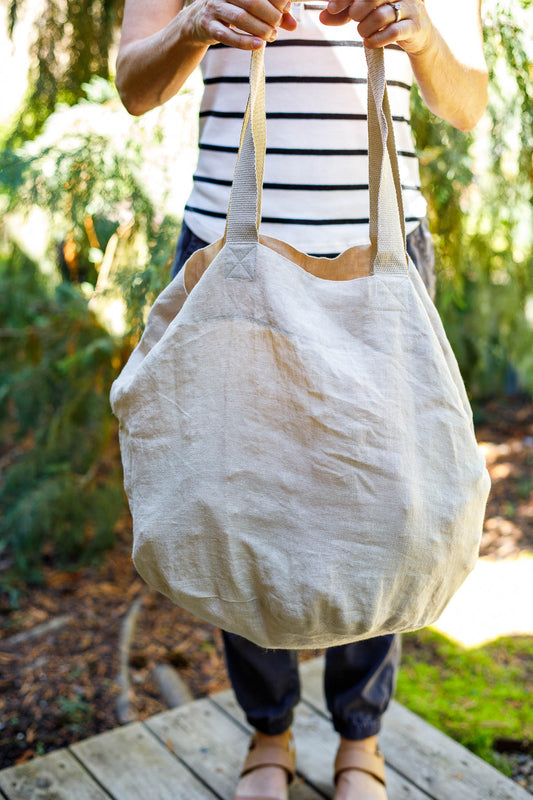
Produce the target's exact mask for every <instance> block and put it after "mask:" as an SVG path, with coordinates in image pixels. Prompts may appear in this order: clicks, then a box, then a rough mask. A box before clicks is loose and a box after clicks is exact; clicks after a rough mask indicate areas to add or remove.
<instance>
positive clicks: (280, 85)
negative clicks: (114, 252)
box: [184, 4, 426, 255]
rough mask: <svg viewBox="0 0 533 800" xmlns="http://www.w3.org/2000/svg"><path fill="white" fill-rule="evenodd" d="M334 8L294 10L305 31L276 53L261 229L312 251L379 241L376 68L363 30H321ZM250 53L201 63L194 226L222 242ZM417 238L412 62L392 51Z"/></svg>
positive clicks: (189, 218)
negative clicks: (372, 112)
mask: <svg viewBox="0 0 533 800" xmlns="http://www.w3.org/2000/svg"><path fill="white" fill-rule="evenodd" d="M322 8H324V4H305V6H304V5H303V4H295V5H293V14H294V16H295V17H296V18H297V19H298V18H299V19H298V28H297V30H296V31H294V32H288V31H284V30H280V31H279V36H278V39H277V40H276V41H275V42H273V43H271V44H268V45H267V47H266V50H265V71H266V76H267V77H266V84H267V86H266V108H267V155H266V161H265V178H264V184H263V205H262V224H261V232H262V233H264V234H266V235H268V236H273V237H275V238H278V239H282V240H284V241H286V242H288V243H289V244H291V245H292V246H293V247H296V248H297V249H299V250H301V251H302V252H306V253H313V254H317V255H318V254H321V255H324V254H331V253H338V252H341V251H343V250H345V249H346V248H348V247H351V246H352V245H354V244H361V243H363V242H366V241H368V213H369V212H368V135H367V123H366V105H367V98H366V93H367V80H366V74H367V68H366V60H365V55H364V48H363V43H362V40H361V39H360V37H359V35H358V34H357V30H356V25H355V24H348V25H343V26H341V27H329V26H325V25H322V24H321V23H320V21H319V19H318V15H319V13H320V10H321V9H322ZM249 61H250V55H249V53H248V52H245V51H243V50H237V49H235V48H230V47H226V46H224V45H214V46H211V47H210V48H209V49H208V51H207V53H206V55H205V57H204V59H203V61H202V76H203V79H204V85H205V89H204V94H203V99H202V103H201V107H200V126H199V127H200V136H199V158H198V164H197V168H196V171H195V175H194V183H193V189H192V193H191V195H190V198H189V200H188V202H187V205H186V207H185V217H184V219H185V222H186V223H187V225H188V226H189V228H190V229H191V230H192V231H193V233H195V234H196V235H197V236H198V237H200V239H203V240H204V241H207V242H212V241H214V240H215V239H218V238H219V237H220V236H222V235H223V232H224V224H225V217H226V211H227V206H228V201H229V193H230V189H231V181H232V178H233V170H234V168H235V161H236V157H237V150H238V143H239V138H240V130H241V125H242V118H243V113H244V108H245V106H246V100H247V96H248V71H249ZM385 67H386V75H387V85H388V90H389V99H390V105H391V112H392V115H393V120H394V132H395V137H396V146H397V148H398V152H399V163H400V178H401V182H402V187H403V194H404V206H405V215H406V230H407V232H408V233H409V232H410V231H412V230H414V228H415V227H416V226H417V225H418V223H419V221H420V219H421V218H422V217H423V216H425V211H426V203H425V200H424V198H423V197H422V195H421V193H420V177H419V171H418V162H417V159H416V156H415V152H414V145H413V139H412V135H411V127H410V119H409V96H410V87H411V83H412V80H413V75H412V70H411V65H410V62H409V58H408V56H407V54H406V53H405V52H404V51H403V50H402V49H401V48H400V47H399V46H398V45H390V46H388V47H386V48H385Z"/></svg>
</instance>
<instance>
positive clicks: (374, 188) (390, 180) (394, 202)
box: [365, 47, 407, 272]
mask: <svg viewBox="0 0 533 800" xmlns="http://www.w3.org/2000/svg"><path fill="white" fill-rule="evenodd" d="M365 54H366V60H367V65H368V182H369V193H370V242H371V255H370V258H371V270H372V271H373V272H406V271H407V258H406V253H405V220H404V212H403V202H402V191H401V186H400V174H399V170H398V157H397V155H396V146H395V143H394V132H393V127H392V117H391V112H390V106H389V99H388V96H387V84H386V81H385V59H384V53H383V48H380V49H378V50H370V49H368V48H366V47H365Z"/></svg>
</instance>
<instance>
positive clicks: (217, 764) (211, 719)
mask: <svg viewBox="0 0 533 800" xmlns="http://www.w3.org/2000/svg"><path fill="white" fill-rule="evenodd" d="M145 724H146V725H147V726H148V727H149V728H150V730H151V731H152V732H153V733H154V734H155V735H156V736H157V737H158V738H159V739H160V740H161V741H162V742H163V743H164V744H166V746H167V747H168V748H169V749H171V750H172V751H173V752H174V753H176V755H178V756H179V758H180V759H182V760H183V761H184V762H185V764H187V766H188V767H189V769H190V770H191V771H192V772H194V774H195V775H198V776H199V777H200V778H201V780H203V781H204V782H205V783H206V784H208V785H209V786H212V787H214V788H215V790H216V792H217V794H219V795H220V796H221V797H222V798H223V800H231V798H232V797H233V795H234V793H235V787H236V786H237V783H238V781H239V773H240V770H241V767H242V763H243V761H244V758H245V755H246V751H247V748H248V743H249V739H250V736H249V733H248V732H247V731H245V730H244V728H243V726H242V725H240V724H238V723H237V722H236V721H235V720H233V719H232V718H231V717H229V716H228V715H227V714H226V713H224V712H223V711H222V710H221V709H220V708H219V707H218V706H217V705H216V704H215V703H213V702H211V701H210V700H209V699H205V700H197V701H196V702H195V703H191V704H189V705H185V706H181V707H180V708H177V709H173V710H172V711H164V712H163V713H161V714H157V715H156V716H155V717H151V718H150V719H149V720H146V722H145ZM320 798H321V795H318V794H317V793H316V792H315V791H313V790H312V789H311V788H309V787H308V786H305V784H304V782H303V780H301V779H296V781H295V782H294V783H293V784H292V786H291V800H320Z"/></svg>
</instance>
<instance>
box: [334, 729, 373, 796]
mask: <svg viewBox="0 0 533 800" xmlns="http://www.w3.org/2000/svg"><path fill="white" fill-rule="evenodd" d="M348 770H358V771H359V772H366V773H368V774H369V775H371V776H372V777H373V778H375V779H376V780H377V781H379V782H380V783H381V784H383V786H385V759H384V758H383V753H382V752H381V750H380V749H379V747H378V745H377V742H376V751H375V753H371V752H369V751H368V750H367V749H365V748H364V747H362V746H361V743H360V742H359V741H346V740H345V739H343V740H342V741H341V743H340V745H339V749H338V751H337V757H336V759H335V785H336V784H337V782H338V780H339V777H340V776H341V775H342V773H343V772H346V771H348Z"/></svg>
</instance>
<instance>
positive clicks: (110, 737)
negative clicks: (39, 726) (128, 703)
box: [70, 722, 216, 800]
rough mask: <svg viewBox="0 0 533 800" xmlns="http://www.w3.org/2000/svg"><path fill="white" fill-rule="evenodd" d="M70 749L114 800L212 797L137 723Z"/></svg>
mask: <svg viewBox="0 0 533 800" xmlns="http://www.w3.org/2000/svg"><path fill="white" fill-rule="evenodd" d="M70 749H71V750H72V752H73V753H75V755H76V757H77V758H79V759H80V761H81V762H82V763H83V765H84V766H85V767H86V769H87V770H89V772H90V773H91V774H92V775H94V776H95V777H96V779H97V780H98V781H99V782H100V783H101V784H102V785H103V786H105V788H106V789H107V791H108V792H109V793H110V794H111V795H112V797H113V798H114V800H137V798H139V800H146V798H149V800H191V799H192V798H194V800H213V798H215V797H216V795H215V794H213V792H211V791H210V790H209V789H208V788H207V787H205V786H204V785H203V784H202V783H201V782H200V781H199V780H198V779H197V778H196V777H195V776H194V775H192V773H191V772H190V771H189V770H188V769H187V767H185V766H184V765H183V764H182V763H181V762H180V761H179V760H178V759H177V758H176V756H174V755H173V754H172V753H170V752H169V751H168V750H167V749H166V747H164V746H163V745H162V744H161V742H159V741H158V740H157V739H156V738H155V737H154V736H153V734H152V733H151V732H150V731H149V730H147V729H146V728H145V727H144V725H143V723H141V722H133V723H131V724H130V725H125V726H124V727H122V728H117V729H116V730H113V731H109V732H108V733H101V734H99V735H98V736H93V737H91V738H90V739H85V741H83V742H78V743H77V744H75V745H72V747H71V748H70ZM74 797H75V798H76V800H78V798H77V796H76V795H72V798H74Z"/></svg>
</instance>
